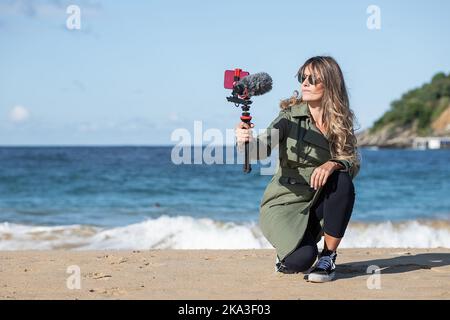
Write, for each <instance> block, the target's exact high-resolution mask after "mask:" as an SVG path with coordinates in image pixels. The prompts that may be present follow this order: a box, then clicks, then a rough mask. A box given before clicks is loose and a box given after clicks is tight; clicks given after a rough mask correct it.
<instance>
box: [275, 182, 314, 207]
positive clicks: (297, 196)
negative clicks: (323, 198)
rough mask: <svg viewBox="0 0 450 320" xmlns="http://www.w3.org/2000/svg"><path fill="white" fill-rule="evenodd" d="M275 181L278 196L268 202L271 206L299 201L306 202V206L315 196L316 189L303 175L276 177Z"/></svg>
mask: <svg viewBox="0 0 450 320" xmlns="http://www.w3.org/2000/svg"><path fill="white" fill-rule="evenodd" d="M273 183H274V185H275V188H276V197H274V198H273V199H272V200H271V201H269V202H268V204H269V208H271V207H274V206H277V205H288V204H292V203H299V202H304V203H305V206H306V205H307V204H308V202H309V201H310V200H311V199H312V197H313V196H314V192H315V190H314V189H312V188H311V187H310V185H309V183H308V182H307V181H305V180H304V178H303V177H301V176H300V177H288V176H281V177H279V179H275V180H274V181H273Z"/></svg>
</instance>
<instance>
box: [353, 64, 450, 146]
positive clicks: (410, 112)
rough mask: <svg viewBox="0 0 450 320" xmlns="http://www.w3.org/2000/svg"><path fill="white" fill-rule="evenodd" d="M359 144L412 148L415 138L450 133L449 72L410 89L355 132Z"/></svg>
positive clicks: (439, 74)
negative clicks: (365, 127) (370, 123)
mask: <svg viewBox="0 0 450 320" xmlns="http://www.w3.org/2000/svg"><path fill="white" fill-rule="evenodd" d="M356 136H357V139H358V145H359V146H360V147H369V146H377V147H381V148H409V147H411V146H412V142H413V140H414V138H415V137H422V136H450V73H449V74H448V75H446V74H445V73H438V74H436V75H435V76H434V77H433V78H432V80H431V82H430V83H426V84H424V85H423V86H421V87H420V88H416V89H413V90H410V91H408V92H406V93H405V94H403V95H402V97H401V98H400V99H399V100H395V101H393V102H392V103H391V107H390V109H389V110H388V111H386V112H385V113H384V114H383V116H382V117H381V118H380V119H378V120H376V121H375V123H374V125H373V126H372V127H371V128H369V129H367V130H364V131H362V132H359V133H357V134H356Z"/></svg>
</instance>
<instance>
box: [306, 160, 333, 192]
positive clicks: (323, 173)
mask: <svg viewBox="0 0 450 320" xmlns="http://www.w3.org/2000/svg"><path fill="white" fill-rule="evenodd" d="M338 167H339V164H338V163H336V162H334V161H327V162H325V163H324V164H322V165H321V166H320V167H317V168H315V169H314V171H313V173H312V175H311V182H310V185H311V188H314V190H317V189H318V188H320V187H322V186H324V185H325V183H327V179H328V177H329V176H330V175H331V174H332V173H333V171H334V170H336V169H337V168H338Z"/></svg>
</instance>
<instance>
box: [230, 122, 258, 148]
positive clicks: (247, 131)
mask: <svg viewBox="0 0 450 320" xmlns="http://www.w3.org/2000/svg"><path fill="white" fill-rule="evenodd" d="M254 126H255V125H254V124H253V123H245V122H239V123H238V124H237V125H236V127H235V129H234V132H235V135H236V142H237V143H238V145H243V144H244V143H245V142H246V141H249V142H250V141H252V140H253V135H252V129H251V128H253V127H254Z"/></svg>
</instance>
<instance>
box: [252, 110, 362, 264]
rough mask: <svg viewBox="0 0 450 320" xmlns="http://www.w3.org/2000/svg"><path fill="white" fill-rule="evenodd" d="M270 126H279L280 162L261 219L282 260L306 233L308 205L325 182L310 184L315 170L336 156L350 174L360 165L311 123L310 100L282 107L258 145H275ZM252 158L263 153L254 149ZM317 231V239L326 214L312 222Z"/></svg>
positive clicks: (314, 230) (265, 232)
mask: <svg viewBox="0 0 450 320" xmlns="http://www.w3.org/2000/svg"><path fill="white" fill-rule="evenodd" d="M270 129H278V130H279V139H277V140H278V141H277V142H278V143H279V162H278V164H277V169H276V173H275V174H274V175H273V177H272V179H271V180H270V182H269V184H268V185H267V187H266V189H265V191H264V194H263V197H262V199H261V203H260V216H259V223H260V227H261V230H262V232H263V234H264V236H265V237H266V238H267V240H268V241H269V242H270V243H271V244H272V245H273V246H274V248H275V249H276V251H277V254H278V257H279V258H280V259H281V260H282V259H284V258H285V257H286V256H287V255H288V254H289V253H291V252H292V251H294V249H295V248H296V247H297V245H298V244H299V243H300V241H301V240H302V238H303V234H304V232H305V230H306V227H307V225H308V218H309V209H310V208H311V207H312V206H313V204H314V203H315V201H316V200H317V199H318V197H319V195H320V192H321V191H322V189H323V187H320V188H318V189H317V190H314V189H311V188H310V177H311V174H312V172H313V170H314V169H315V168H317V167H319V166H320V165H322V164H323V163H325V162H327V161H329V160H333V161H337V162H339V163H341V164H342V165H343V166H344V167H345V169H341V171H347V172H349V174H350V176H351V177H352V179H353V178H354V177H355V176H356V175H357V173H358V171H359V168H358V167H357V166H353V164H352V163H351V162H349V161H343V160H336V159H332V158H331V153H330V146H329V143H328V140H327V139H326V137H325V136H324V135H323V134H322V133H321V132H320V130H319V129H318V128H317V127H316V126H315V125H314V124H313V123H312V117H311V114H310V112H309V108H308V105H307V104H306V103H301V104H297V105H294V106H292V107H290V108H288V109H286V110H281V111H280V114H279V115H278V117H277V118H276V119H275V120H274V121H272V123H271V124H270V125H269V127H268V128H267V129H266V130H265V132H264V133H262V134H260V135H259V136H258V138H257V140H256V141H257V142H258V144H257V146H258V148H257V150H258V151H259V152H261V148H264V147H267V155H268V156H270V153H271V150H272V148H274V147H275V146H272V145H271V142H270V135H271V130H270ZM252 151H253V152H251V154H253V156H251V159H262V157H260V156H259V155H258V154H259V153H257V152H254V151H255V150H254V148H253V150H252ZM312 232H313V236H314V237H315V239H316V242H319V241H320V239H321V237H322V235H323V219H322V220H321V221H320V225H316V226H314V227H313V230H312Z"/></svg>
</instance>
